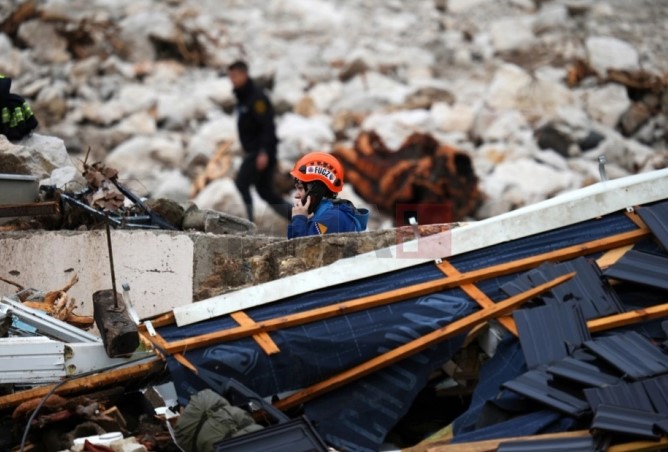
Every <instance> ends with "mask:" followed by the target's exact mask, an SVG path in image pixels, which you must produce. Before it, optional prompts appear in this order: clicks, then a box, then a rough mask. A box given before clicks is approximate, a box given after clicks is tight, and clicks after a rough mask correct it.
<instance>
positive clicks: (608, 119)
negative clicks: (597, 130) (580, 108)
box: [583, 83, 631, 128]
mask: <svg viewBox="0 0 668 452" xmlns="http://www.w3.org/2000/svg"><path fill="white" fill-rule="evenodd" d="M583 97H584V102H585V106H586V109H587V113H589V116H591V117H592V119H594V120H596V121H598V122H600V123H601V124H603V125H605V126H607V127H610V128H614V127H615V126H616V125H617V123H619V119H620V118H621V116H622V114H624V112H625V111H627V110H628V109H629V107H630V106H631V100H630V99H629V95H628V93H627V90H626V88H625V87H624V86H622V85H619V84H617V83H608V84H606V85H605V86H603V87H600V88H596V89H593V90H591V91H587V92H586V93H584V95H583Z"/></svg>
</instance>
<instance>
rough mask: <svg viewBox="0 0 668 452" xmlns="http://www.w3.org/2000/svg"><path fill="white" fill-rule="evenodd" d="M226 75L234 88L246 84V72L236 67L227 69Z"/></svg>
mask: <svg viewBox="0 0 668 452" xmlns="http://www.w3.org/2000/svg"><path fill="white" fill-rule="evenodd" d="M227 75H228V76H229V77H230V81H231V82H232V86H234V87H235V88H241V87H242V86H244V85H245V84H246V81H247V80H248V74H247V73H246V72H244V71H240V70H238V69H233V70H231V71H229V73H228V74H227Z"/></svg>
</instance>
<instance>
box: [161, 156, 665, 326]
mask: <svg viewBox="0 0 668 452" xmlns="http://www.w3.org/2000/svg"><path fill="white" fill-rule="evenodd" d="M666 197H668V169H662V170H657V171H653V172H648V173H641V174H637V175H633V176H628V177H624V178H620V179H615V180H610V181H605V182H599V183H597V184H593V185H590V186H588V187H585V188H582V189H579V190H575V191H572V192H569V193H565V194H562V195H560V196H557V197H554V198H552V199H548V200H546V201H543V202H540V203H537V204H533V205H530V206H526V207H523V208H521V209H517V210H515V211H512V212H508V213H505V214H502V215H498V216H496V217H492V218H489V219H486V220H483V221H479V222H475V223H469V224H467V225H465V226H462V227H458V228H454V229H452V230H451V231H446V232H443V233H440V234H436V235H433V236H429V237H425V238H422V239H420V240H419V241H415V242H416V243H413V248H414V249H415V252H413V251H412V250H408V251H407V248H408V246H409V243H410V242H409V243H406V244H400V245H394V246H391V247H388V248H384V249H382V250H378V251H374V252H370V253H366V254H361V255H359V256H355V257H351V258H347V259H341V260H339V261H336V262H334V263H332V264H330V265H328V266H325V267H321V268H316V269H313V270H309V271H306V272H303V273H300V274H297V275H293V276H289V277H286V278H282V279H278V280H274V281H270V282H267V283H264V284H260V285H257V286H254V287H247V288H243V289H240V290H237V291H234V292H230V293H226V294H222V295H218V296H215V297H212V298H209V299H206V300H202V301H199V302H196V303H193V304H192V305H187V306H180V307H177V308H175V309H174V310H173V313H174V317H175V319H176V323H177V325H178V326H184V325H189V324H192V323H196V322H199V321H202V320H206V319H210V318H213V317H217V316H220V315H224V314H229V313H231V312H234V311H239V310H243V309H248V308H251V307H254V306H259V305H262V304H265V303H270V302H272V301H276V300H281V299H284V298H287V297H290V296H294V295H298V294H301V293H306V292H310V291H313V290H317V289H321V288H324V287H330V286H333V285H336V284H341V283H344V282H348V281H352V280H357V279H362V278H366V277H370V276H375V275H379V274H382V273H387V272H391V271H396V270H400V269H402V268H408V267H411V266H414V265H418V264H421V263H425V262H429V261H433V260H434V259H437V258H446V257H449V256H453V255H457V254H462V253H465V252H468V251H472V250H476V249H482V248H485V247H488V246H491V245H494V244H498V243H503V242H506V241H510V240H515V239H518V238H522V237H528V236H531V235H534V234H538V233H541V232H545V231H549V230H552V229H556V228H559V227H562V226H568V225H571V224H576V223H580V222H582V221H586V220H589V219H592V218H596V217H599V216H602V215H606V214H609V213H612V212H615V211H619V210H623V209H626V208H628V207H633V206H638V205H642V204H646V203H650V202H655V201H659V200H662V199H665V198H666Z"/></svg>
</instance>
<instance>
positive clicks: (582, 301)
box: [501, 257, 624, 320]
mask: <svg viewBox="0 0 668 452" xmlns="http://www.w3.org/2000/svg"><path fill="white" fill-rule="evenodd" d="M571 272H575V273H576V275H575V276H574V277H573V278H572V279H570V280H569V281H566V282H565V283H563V284H559V285H558V286H557V287H555V288H553V289H551V290H550V291H549V292H548V293H547V294H546V295H543V296H542V297H540V299H541V300H542V301H543V303H545V304H554V303H563V302H566V301H571V300H572V301H575V302H577V303H578V304H579V305H580V307H581V308H582V312H583V314H584V317H585V319H587V320H591V319H595V318H599V317H605V316H608V315H612V314H617V313H620V312H623V311H624V309H623V307H622V303H621V301H620V300H619V297H618V296H617V294H616V293H615V291H614V290H613V289H612V288H611V287H610V285H609V284H608V283H607V282H606V281H605V279H604V278H602V275H601V270H600V269H599V267H598V265H596V262H594V261H590V260H588V259H586V258H584V257H580V258H578V259H574V260H572V261H568V262H564V263H561V264H553V263H550V262H546V263H544V264H542V265H541V266H540V267H538V268H535V269H533V270H531V271H528V272H525V273H523V274H522V275H520V276H519V277H517V278H516V279H514V280H513V281H510V282H508V283H506V284H504V285H503V286H502V287H501V290H503V291H504V292H505V293H507V294H508V295H509V296H514V295H518V294H520V293H523V292H526V291H527V290H529V289H532V288H534V287H536V286H538V285H540V284H543V283H546V282H548V281H551V280H553V279H554V278H556V277H558V276H561V275H565V274H567V273H571Z"/></svg>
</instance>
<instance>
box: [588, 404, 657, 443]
mask: <svg viewBox="0 0 668 452" xmlns="http://www.w3.org/2000/svg"><path fill="white" fill-rule="evenodd" d="M666 419H668V416H666V415H663V414H656V413H652V412H649V411H640V410H634V409H631V408H622V407H616V406H611V405H600V406H599V407H598V410H596V414H594V420H593V421H592V423H591V428H593V429H600V430H606V431H608V432H611V433H615V434H620V433H621V434H626V435H636V436H641V437H644V438H650V439H659V438H660V437H661V435H660V434H658V433H657V432H656V429H655V424H656V423H657V422H663V421H665V420H666Z"/></svg>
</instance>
